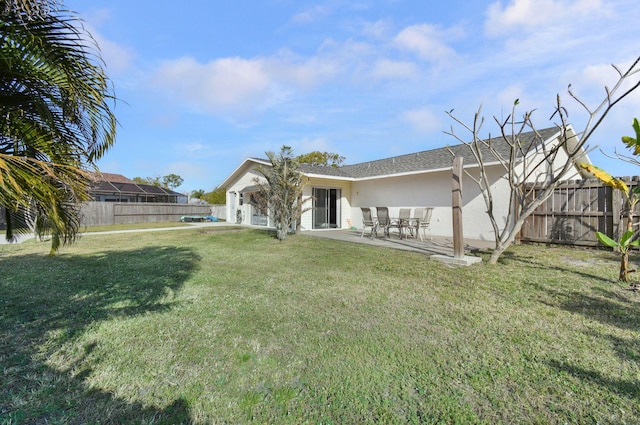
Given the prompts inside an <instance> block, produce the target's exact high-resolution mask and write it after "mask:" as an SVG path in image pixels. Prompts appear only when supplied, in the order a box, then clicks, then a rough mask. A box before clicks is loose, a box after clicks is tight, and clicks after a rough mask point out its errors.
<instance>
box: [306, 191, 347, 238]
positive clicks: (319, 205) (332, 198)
mask: <svg viewBox="0 0 640 425" xmlns="http://www.w3.org/2000/svg"><path fill="white" fill-rule="evenodd" d="M312 195H313V208H312V218H311V220H312V223H313V226H312V228H313V229H340V227H341V223H342V214H341V209H342V208H341V206H342V189H340V188H335V187H314V188H313V189H312Z"/></svg>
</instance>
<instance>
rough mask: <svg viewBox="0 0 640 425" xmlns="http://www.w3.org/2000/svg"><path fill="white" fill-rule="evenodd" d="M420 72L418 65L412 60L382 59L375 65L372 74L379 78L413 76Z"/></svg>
mask: <svg viewBox="0 0 640 425" xmlns="http://www.w3.org/2000/svg"><path fill="white" fill-rule="evenodd" d="M417 73H418V67H417V66H416V64H414V63H412V62H399V61H392V60H388V59H380V60H378V61H377V62H376V63H375V64H374V65H373V71H372V74H373V76H374V77H375V78H378V79H388V78H412V77H415V76H416V75H417Z"/></svg>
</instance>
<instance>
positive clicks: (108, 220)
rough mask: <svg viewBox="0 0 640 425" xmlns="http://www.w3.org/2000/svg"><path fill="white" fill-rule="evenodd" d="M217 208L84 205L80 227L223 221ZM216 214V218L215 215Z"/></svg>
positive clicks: (220, 209) (102, 203) (89, 203)
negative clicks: (192, 218)
mask: <svg viewBox="0 0 640 425" xmlns="http://www.w3.org/2000/svg"><path fill="white" fill-rule="evenodd" d="M223 211H225V209H224V208H220V206H218V205H194V204H163V203H151V202H150V203H134V202H123V203H120V202H87V203H85V204H83V206H82V210H81V215H82V224H83V225H84V226H103V225H111V224H130V223H150V222H167V221H179V220H180V217H182V216H185V215H200V216H204V215H213V216H214V217H217V218H220V219H224V218H225V217H223V216H221V215H220V213H221V212H223ZM216 214H218V215H216Z"/></svg>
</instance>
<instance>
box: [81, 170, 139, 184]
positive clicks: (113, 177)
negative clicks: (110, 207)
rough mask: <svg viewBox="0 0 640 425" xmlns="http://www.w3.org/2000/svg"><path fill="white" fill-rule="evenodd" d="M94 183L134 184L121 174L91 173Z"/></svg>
mask: <svg viewBox="0 0 640 425" xmlns="http://www.w3.org/2000/svg"><path fill="white" fill-rule="evenodd" d="M91 175H92V178H93V180H94V181H104V182H114V183H135V182H134V181H133V180H131V179H129V178H127V177H125V176H123V175H122V174H113V173H103V172H97V173H91Z"/></svg>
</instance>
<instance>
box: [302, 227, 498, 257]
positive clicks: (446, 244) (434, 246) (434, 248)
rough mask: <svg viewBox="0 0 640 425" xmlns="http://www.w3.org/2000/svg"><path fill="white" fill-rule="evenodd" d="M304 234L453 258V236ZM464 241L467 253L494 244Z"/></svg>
mask: <svg viewBox="0 0 640 425" xmlns="http://www.w3.org/2000/svg"><path fill="white" fill-rule="evenodd" d="M302 234H303V235H308V236H312V237H320V238H328V239H335V240H340V241H344V242H353V243H360V244H366V245H371V246H379V247H384V248H392V249H400V250H405V251H412V252H420V253H423V254H427V255H442V256H445V257H451V258H453V238H452V237H443V236H433V237H430V238H428V239H425V241H424V242H423V241H421V240H420V239H419V238H403V239H400V238H399V237H398V235H397V234H394V233H392V234H391V236H390V237H389V238H383V237H374V238H373V239H372V238H370V237H368V236H367V235H366V234H365V236H364V237H361V236H360V235H361V234H362V230H314V231H304V232H302ZM464 242H465V244H464V246H465V253H467V254H473V253H477V252H479V251H484V250H487V249H491V248H493V246H494V242H493V241H480V240H471V239H465V241H464ZM474 258H479V257H474Z"/></svg>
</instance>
